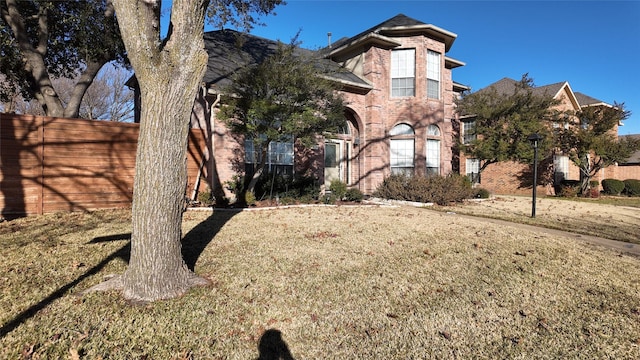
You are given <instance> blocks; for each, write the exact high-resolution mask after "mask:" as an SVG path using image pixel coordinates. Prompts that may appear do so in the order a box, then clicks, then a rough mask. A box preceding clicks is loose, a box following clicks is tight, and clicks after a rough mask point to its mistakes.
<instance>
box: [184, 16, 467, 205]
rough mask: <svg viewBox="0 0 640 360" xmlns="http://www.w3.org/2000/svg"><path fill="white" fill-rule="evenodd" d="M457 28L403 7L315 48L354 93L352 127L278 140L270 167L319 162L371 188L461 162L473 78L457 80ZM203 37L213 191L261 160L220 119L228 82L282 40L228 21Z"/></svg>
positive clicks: (198, 121) (320, 172)
mask: <svg viewBox="0 0 640 360" xmlns="http://www.w3.org/2000/svg"><path fill="white" fill-rule="evenodd" d="M456 37H457V35H456V34H454V33H452V32H450V31H447V30H444V29H442V28H439V27H437V26H434V25H431V24H425V23H423V22H421V21H418V20H415V19H412V18H410V17H407V16H405V15H402V14H400V15H397V16H395V17H393V18H391V19H389V20H387V21H385V22H383V23H381V24H378V25H376V26H374V27H372V28H370V29H368V30H366V31H363V32H362V33H360V34H357V35H355V36H353V37H351V38H345V39H340V40H338V41H336V42H335V43H333V44H330V45H329V46H328V47H326V48H324V49H321V50H318V51H315V52H314V55H316V57H317V58H318V61H322V62H324V63H325V64H327V66H334V67H336V68H340V69H341V71H336V72H335V73H334V74H333V75H332V77H333V79H334V80H335V81H337V82H339V83H340V84H341V85H342V90H341V92H342V94H343V96H344V98H345V99H346V102H347V109H346V112H345V126H344V128H343V129H342V131H341V132H340V133H339V134H331V135H329V134H323V135H322V137H321V138H320V139H319V143H318V146H317V147H315V148H313V149H302V148H300V147H298V146H296V145H295V142H294V141H292V142H291V143H274V144H272V146H271V148H270V154H269V159H270V163H269V166H270V167H271V169H272V170H273V169H276V170H277V171H281V172H282V171H284V172H300V171H313V172H314V173H315V175H316V176H317V177H318V179H320V181H321V182H324V183H325V184H326V183H328V182H329V181H330V180H332V179H336V178H337V179H340V180H342V181H344V182H346V183H347V184H348V185H349V186H351V187H355V188H358V189H360V190H361V191H362V192H364V193H365V194H371V193H372V192H373V191H374V190H375V189H376V187H377V186H378V185H379V184H380V183H381V182H382V181H383V179H384V178H385V177H386V176H388V175H389V174H391V173H394V172H406V173H410V174H427V173H433V174H441V175H446V174H448V173H450V172H452V170H457V169H454V165H453V164H454V163H455V162H454V158H455V156H457V154H454V151H453V148H454V143H455V136H456V135H454V133H455V132H456V131H455V129H454V124H455V118H454V117H455V112H454V100H455V97H456V96H457V94H458V93H459V92H460V91H462V90H464V89H466V87H464V86H462V85H460V84H457V83H454V81H453V80H452V70H453V69H455V68H457V67H460V66H463V65H464V63H463V62H461V61H458V60H455V59H453V58H450V57H449V56H447V53H448V52H449V50H450V49H451V47H452V45H453V43H454V41H455V39H456ZM205 44H206V47H207V50H208V52H209V66H208V69H207V73H206V75H205V77H204V79H203V82H202V91H201V93H200V96H199V98H198V99H197V101H196V103H195V106H194V111H193V117H192V127H195V128H201V129H203V132H205V133H206V134H212V136H210V144H209V148H208V149H207V150H206V152H207V157H208V158H209V159H211V161H210V162H209V163H208V164H206V165H205V166H203V177H206V178H207V180H208V182H209V183H210V184H211V186H212V187H213V188H214V190H215V189H216V188H218V189H220V188H221V187H222V184H224V182H225V181H228V180H231V179H232V177H233V176H234V175H235V174H237V173H238V172H239V171H242V170H244V169H246V168H247V165H250V164H251V162H252V161H254V160H253V159H252V149H251V148H250V145H249V144H248V145H247V146H245V144H244V141H243V139H240V138H237V137H235V136H233V135H232V134H230V133H229V131H228V129H227V128H226V126H225V125H224V123H222V122H221V121H219V120H217V119H216V116H215V114H216V107H217V106H219V105H220V104H223V103H224V97H225V96H228V95H227V94H224V92H223V89H224V85H225V84H226V83H227V82H228V81H230V77H231V75H232V74H233V72H234V71H235V70H237V69H238V68H240V67H242V66H246V65H247V64H249V63H252V62H259V61H261V60H263V59H264V58H265V57H266V56H268V55H269V54H270V53H272V52H273V51H274V49H275V48H276V46H277V42H275V41H271V40H267V39H264V38H258V37H254V36H251V35H247V34H239V33H237V32H233V31H229V30H221V31H213V32H208V33H206V34H205ZM300 51H304V52H310V50H304V49H300ZM345 70H346V71H345ZM209 155H212V156H209Z"/></svg>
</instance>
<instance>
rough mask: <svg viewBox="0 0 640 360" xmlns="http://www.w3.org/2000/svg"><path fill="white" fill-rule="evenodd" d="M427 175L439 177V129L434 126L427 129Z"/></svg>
mask: <svg viewBox="0 0 640 360" xmlns="http://www.w3.org/2000/svg"><path fill="white" fill-rule="evenodd" d="M426 158H427V175H440V129H439V128H438V127H437V126H436V125H429V127H428V128H427V156H426Z"/></svg>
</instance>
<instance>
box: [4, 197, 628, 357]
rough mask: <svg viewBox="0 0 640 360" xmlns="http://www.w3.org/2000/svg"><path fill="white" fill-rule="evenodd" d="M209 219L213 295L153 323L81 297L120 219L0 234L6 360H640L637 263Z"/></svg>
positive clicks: (168, 307)
mask: <svg viewBox="0 0 640 360" xmlns="http://www.w3.org/2000/svg"><path fill="white" fill-rule="evenodd" d="M209 215H210V214H207V213H203V212H188V213H186V214H185V221H184V231H185V233H187V232H189V231H190V230H192V229H194V228H195V229H197V232H196V234H199V235H198V236H205V237H206V236H210V234H212V233H214V234H215V237H213V239H212V240H211V241H210V242H209V243H208V245H207V247H206V248H204V250H203V251H201V253H200V254H199V257H198V259H197V262H196V264H195V271H196V272H197V273H198V274H200V275H203V276H206V277H208V278H210V279H211V280H212V285H211V286H209V287H205V288H194V289H193V290H191V291H190V292H189V293H187V294H186V295H185V296H183V297H181V298H178V299H174V300H170V301H163V302H157V303H153V304H149V305H146V306H131V305H128V304H126V303H125V302H123V301H122V300H121V298H120V297H119V295H118V294H117V293H113V292H111V293H92V294H89V295H86V296H84V297H78V296H76V295H75V294H76V293H78V292H79V291H82V290H84V289H86V288H88V287H90V286H92V285H95V284H96V283H98V282H100V281H101V280H102V278H103V277H104V276H105V275H107V274H110V273H120V272H122V271H124V268H125V266H126V261H125V259H126V256H120V255H126V254H125V253H124V252H123V251H124V250H123V248H124V247H126V244H127V242H128V240H127V239H126V234H127V233H128V232H129V231H130V230H129V214H128V213H127V212H126V211H120V212H96V213H91V214H66V215H47V216H41V217H34V218H27V219H21V220H15V221H11V222H4V223H0V234H2V236H3V247H2V248H1V249H0V251H1V254H2V259H4V261H2V262H1V263H0V274H1V275H0V282H1V285H2V286H1V289H2V297H1V299H0V319H1V322H2V324H3V329H4V330H5V332H4V333H3V336H2V338H1V339H0V349H1V350H0V358H10V359H16V358H32V359H50V358H69V357H73V356H74V355H75V354H77V355H78V357H80V358H83V359H84V358H86V359H132V358H135V359H139V358H146V359H255V358H258V357H259V356H261V355H262V356H263V357H264V356H266V351H267V350H265V346H264V343H265V337H266V334H270V335H274V332H273V331H272V330H274V329H277V330H278V331H279V332H280V334H281V336H282V340H283V343H281V344H280V345H286V347H287V348H288V351H290V353H291V354H292V356H293V357H294V358H296V359H345V358H346V359H354V358H358V359H366V358H371V359H410V358H585V357H587V358H616V359H632V358H639V357H640V298H639V297H638V296H637V294H638V293H639V292H640V266H639V265H640V260H639V259H638V258H634V257H629V256H624V255H620V254H618V253H615V252H613V251H607V250H596V249H594V248H591V247H588V246H585V245H583V244H582V243H580V242H577V241H575V240H572V239H569V238H555V237H552V236H550V235H545V234H536V233H533V232H528V231H524V230H521V229H518V228H515V227H514V228H511V227H505V226H496V225H493V224H489V223H486V222H482V221H475V220H468V219H463V218H459V217H454V216H450V215H448V214H446V213H442V212H434V211H430V210H428V209H422V208H411V207H406V208H404V207H402V208H389V207H380V208H378V207H331V208H329V207H326V208H325V207H317V208H292V209H285V210H265V211H254V212H242V213H238V214H234V215H233V216H229V215H228V214H227V215H224V214H213V216H209ZM43 226H44V227H46V230H43ZM192 234H193V233H192ZM192 236H194V235H192ZM95 239H100V240H103V241H95ZM193 239H194V241H195V240H197V239H196V238H195V236H194V237H193ZM92 240H93V241H92ZM207 241H208V240H207ZM189 246H190V245H189V244H185V247H187V248H189ZM87 274H88V275H87ZM69 284H72V285H71V286H69ZM60 289H65V290H64V291H60ZM56 292H59V294H57V296H53V297H52V296H51V294H55V293H56ZM43 302H45V303H46V304H44V305H40V306H39V310H38V311H35V312H29V309H30V308H33V307H34V306H38V304H42V303H43ZM21 314H27V316H23V317H22V318H20V315H21ZM17 318H20V319H19V321H16V319H17ZM7 325H10V327H11V329H10V331H6V330H7V329H8V327H7ZM270 338H273V336H270ZM276 340H277V339H276ZM261 344H262V345H261ZM266 347H267V348H268V346H266ZM282 349H284V348H283V347H282V346H281V347H280V352H281V353H282V351H283V350H282Z"/></svg>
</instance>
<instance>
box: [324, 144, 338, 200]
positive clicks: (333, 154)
mask: <svg viewBox="0 0 640 360" xmlns="http://www.w3.org/2000/svg"><path fill="white" fill-rule="evenodd" d="M341 163H342V143H341V142H339V141H335V140H333V141H327V142H325V143H324V186H325V187H326V188H327V189H328V188H329V185H331V181H332V180H336V179H337V180H341V176H340V165H341Z"/></svg>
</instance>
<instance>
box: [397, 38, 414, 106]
mask: <svg viewBox="0 0 640 360" xmlns="http://www.w3.org/2000/svg"><path fill="white" fill-rule="evenodd" d="M415 59H416V51H415V49H402V50H393V51H392V52H391V96H397V97H402V96H414V95H415V72H416V60H415Z"/></svg>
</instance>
